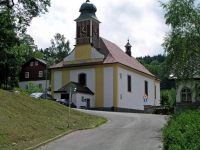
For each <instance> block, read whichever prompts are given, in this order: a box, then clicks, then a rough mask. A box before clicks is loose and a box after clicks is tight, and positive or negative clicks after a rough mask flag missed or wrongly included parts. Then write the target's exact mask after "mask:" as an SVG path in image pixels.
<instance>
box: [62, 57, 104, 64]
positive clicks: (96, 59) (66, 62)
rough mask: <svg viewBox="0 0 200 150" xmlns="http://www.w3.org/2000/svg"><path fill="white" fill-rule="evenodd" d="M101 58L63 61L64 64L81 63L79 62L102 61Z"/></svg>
mask: <svg viewBox="0 0 200 150" xmlns="http://www.w3.org/2000/svg"><path fill="white" fill-rule="evenodd" d="M102 61H103V58H94V59H84V60H83V59H82V60H75V61H65V62H64V63H63V64H64V65H70V64H81V63H91V62H102Z"/></svg>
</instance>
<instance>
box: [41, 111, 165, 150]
mask: <svg viewBox="0 0 200 150" xmlns="http://www.w3.org/2000/svg"><path fill="white" fill-rule="evenodd" d="M81 111H84V112H87V113H91V114H95V115H100V116H103V117H105V118H107V119H108V120H109V121H108V123H107V124H104V125H102V126H100V127H98V128H96V129H90V130H83V131H77V132H74V133H71V134H69V135H67V136H65V137H62V138H61V139H58V140H56V141H54V142H52V143H50V144H48V145H46V146H44V147H42V148H40V149H39V150H161V145H162V144H161V139H160V137H161V135H160V133H161V131H160V129H161V128H162V127H163V125H164V123H165V122H166V121H165V116H161V115H151V114H137V113H117V112H101V111H90V110H81Z"/></svg>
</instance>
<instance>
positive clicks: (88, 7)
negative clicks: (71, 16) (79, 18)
mask: <svg viewBox="0 0 200 150" xmlns="http://www.w3.org/2000/svg"><path fill="white" fill-rule="evenodd" d="M89 10H90V11H92V12H96V11H97V8H96V6H95V5H94V4H92V3H91V2H90V1H89V0H87V1H86V2H85V3H83V4H82V5H81V8H80V10H79V12H83V11H89Z"/></svg>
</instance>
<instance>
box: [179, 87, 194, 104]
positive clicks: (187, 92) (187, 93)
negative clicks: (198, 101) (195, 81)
mask: <svg viewBox="0 0 200 150" xmlns="http://www.w3.org/2000/svg"><path fill="white" fill-rule="evenodd" d="M181 101H192V92H191V89H189V88H183V89H182V90H181Z"/></svg>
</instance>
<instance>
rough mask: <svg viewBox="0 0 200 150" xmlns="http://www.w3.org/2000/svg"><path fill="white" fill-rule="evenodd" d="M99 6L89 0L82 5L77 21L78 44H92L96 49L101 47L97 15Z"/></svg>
mask: <svg viewBox="0 0 200 150" xmlns="http://www.w3.org/2000/svg"><path fill="white" fill-rule="evenodd" d="M96 11H97V8H96V6H95V5H94V4H92V3H91V2H90V1H89V0H87V1H86V2H85V3H83V4H82V5H81V7H80V10H79V12H80V13H81V14H80V16H79V17H78V18H77V19H75V21H76V45H81V44H91V45H92V46H93V47H95V48H96V49H99V48H100V38H99V24H100V23H101V22H100V21H99V20H98V18H97V17H96V15H95V12H96Z"/></svg>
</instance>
